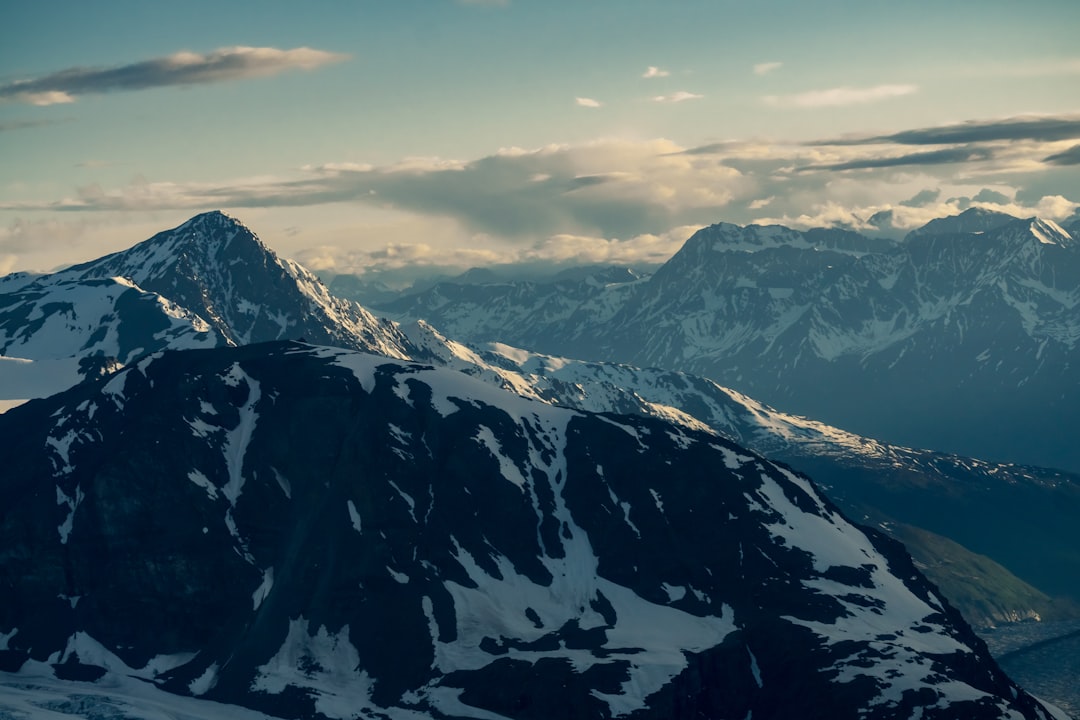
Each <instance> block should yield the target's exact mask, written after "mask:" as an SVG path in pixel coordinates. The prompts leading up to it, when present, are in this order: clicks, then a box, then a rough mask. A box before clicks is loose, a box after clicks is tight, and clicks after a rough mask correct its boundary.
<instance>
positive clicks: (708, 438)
mask: <svg viewBox="0 0 1080 720" xmlns="http://www.w3.org/2000/svg"><path fill="white" fill-rule="evenodd" d="M0 436H3V437H5V438H8V439H11V440H12V442H10V443H5V444H3V445H2V446H0V465H2V466H3V467H4V468H5V472H4V473H3V474H2V476H0V547H2V548H5V551H4V552H3V553H2V554H0V578H12V577H15V578H18V581H17V582H15V583H10V582H5V583H0V643H2V647H0V663H2V667H0V669H2V670H5V671H7V672H12V671H14V670H16V669H17V670H18V671H19V673H20V674H19V675H17V676H5V675H3V673H0V679H4V680H5V682H15V683H18V689H19V690H20V691H25V689H26V688H33V686H34V683H35V682H37V681H38V679H39V678H41V679H43V680H42V681H44V680H48V681H50V682H53V681H54V680H55V678H64V679H68V680H80V681H84V682H87V681H89V682H93V681H98V680H100V681H101V683H103V684H104V688H106V690H105V692H107V688H110V687H112V688H118V687H122V684H121V683H122V681H123V680H125V679H126V678H127V677H128V676H133V677H137V678H142V679H143V680H144V681H145V683H147V684H148V686H156V687H159V688H162V689H164V690H168V691H169V692H172V693H177V694H180V695H188V696H193V697H197V698H204V699H207V700H212V701H215V702H219V703H231V704H235V705H239V706H243V707H247V708H251V709H256V710H261V711H265V712H269V713H272V714H273V715H274V716H278V717H285V718H309V717H310V718H320V719H321V718H335V719H336V718H342V719H344V718H354V717H358V716H360V717H388V718H411V719H413V720H418V719H419V718H424V717H446V718H449V717H483V718H491V719H494V718H515V719H520V720H527V719H529V718H536V719H537V720H539V719H547V718H553V717H559V718H566V719H567V720H573V719H574V718H586V717H590V718H591V717H599V718H611V717H627V716H629V717H634V718H641V719H642V720H645V719H648V718H657V719H659V718H672V717H702V716H704V717H740V718H741V717H749V716H750V715H751V714H752V715H753V716H754V717H759V718H768V717H775V718H782V717H799V718H807V719H809V720H813V719H815V718H821V719H822V720H824V719H825V718H828V719H830V720H832V719H835V718H860V717H867V716H872V717H875V718H898V719H899V718H909V717H912V716H919V717H924V718H941V719H943V720H944V719H946V718H950V719H951V718H956V717H965V718H972V719H973V720H976V719H979V718H1002V719H1004V718H1027V719H1030V720H1050V719H1051V718H1061V717H1063V716H1062V715H1060V714H1058V713H1057V712H1055V711H1053V710H1052V709H1049V708H1047V707H1044V706H1043V705H1042V704H1040V703H1039V702H1038V701H1037V700H1035V699H1034V698H1032V697H1031V696H1030V695H1028V694H1027V693H1026V692H1025V691H1024V690H1022V689H1021V688H1019V687H1018V686H1016V685H1015V684H1014V683H1012V682H1011V681H1010V680H1009V679H1008V678H1007V677H1006V676H1005V675H1004V674H1003V673H1002V672H1001V671H1000V670H999V669H998V668H997V666H996V665H995V664H994V663H993V662H992V661H991V660H990V657H989V654H988V652H987V650H986V647H985V645H984V644H983V643H982V642H981V641H980V640H979V639H978V638H977V637H976V636H975V635H974V634H973V633H972V632H971V630H970V628H968V627H967V626H966V625H965V624H964V622H963V621H962V619H961V618H960V616H959V615H958V614H957V613H956V612H955V610H953V609H952V608H951V607H950V606H949V605H948V604H947V603H946V602H944V601H943V600H942V599H941V598H940V597H939V595H938V594H937V591H936V589H935V588H934V587H933V586H932V585H931V584H930V583H928V582H927V581H926V580H925V579H924V578H923V577H922V576H921V575H920V574H919V572H918V571H917V570H916V568H915V567H914V566H913V565H912V563H911V561H910V559H909V558H908V556H907V555H906V553H904V552H903V550H902V548H901V547H900V546H899V545H898V544H896V543H894V542H892V541H890V540H888V539H886V538H885V537H883V536H882V535H880V534H877V533H874V532H873V531H869V530H863V529H859V528H857V527H855V526H853V525H851V524H850V523H848V522H847V521H846V520H845V519H844V518H843V517H842V516H841V515H840V514H839V513H837V512H836V510H835V508H834V507H833V506H832V505H831V504H830V503H829V502H828V501H827V500H825V499H824V498H822V497H821V496H820V495H819V494H818V492H817V491H816V490H815V488H814V486H813V485H812V484H811V483H810V482H809V481H808V480H807V479H806V478H804V477H802V476H799V475H797V474H796V473H794V472H792V471H791V470H789V469H787V468H785V467H782V466H777V465H775V464H773V463H770V462H769V461H767V460H765V459H763V458H761V457H759V456H756V455H754V454H753V453H750V452H749V451H746V450H744V449H743V448H740V447H739V446H737V445H734V444H732V443H730V442H728V441H726V440H723V439H721V438H718V437H717V436H716V435H714V434H712V433H708V432H701V431H694V430H688V429H685V428H683V427H680V426H679V425H674V424H671V423H668V422H664V421H661V420H657V419H652V418H634V417H627V416H615V415H595V414H592V413H586V412H582V411H573V410H569V409H564V408H556V407H552V406H550V405H547V404H543V403H537V402H531V401H528V400H525V399H522V398H518V397H516V396H514V395H513V394H511V393H506V392H502V391H500V390H497V389H494V388H492V387H490V386H489V385H486V384H483V383H480V382H478V381H476V380H472V379H469V378H467V377H466V376H465V375H463V374H462V373H459V372H454V371H451V370H445V369H444V370H439V369H434V368H432V367H431V366H426V365H418V364H415V363H407V362H404V361H400V360H393V359H390V358H386V357H378V356H372V355H367V354H361V353H357V352H355V351H348V350H343V349H334V348H327V347H313V346H310V345H306V344H303V343H296V342H284V343H282V342H279V343H272V344H268V345H248V346H244V347H238V348H233V347H221V348H214V349H210V350H197V351H176V352H165V353H159V354H155V355H151V356H148V357H146V358H144V359H143V360H141V361H140V362H138V363H137V364H133V365H129V366H128V367H126V368H124V369H122V370H120V371H118V372H116V373H114V374H112V375H111V376H109V377H103V378H99V379H97V380H93V381H90V382H87V383H83V384H81V385H79V386H77V387H75V388H72V389H71V390H69V391H67V392H65V393H63V394H60V395H57V396H54V397H51V398H48V399H44V400H38V401H34V402H32V403H29V404H27V405H25V406H23V407H19V408H16V409H14V410H11V411H9V412H8V413H7V414H4V415H0ZM25 447H41V448H45V449H46V451H45V452H40V453H27V452H24V451H23V450H22V448H25ZM673 528H677V529H678V532H673V531H672V529H673ZM73 687H78V686H73ZM93 687H95V688H97V687H98V686H93ZM96 692H101V691H96ZM81 697H82V699H81V700H79V702H81V703H84V707H86V708H87V710H88V711H90V710H93V711H97V710H99V706H100V705H101V704H102V703H104V704H105V705H108V701H107V700H94V701H90V700H88V699H87V698H92V697H100V696H91V695H88V694H86V693H84V694H83V695H82V696H81ZM105 709H109V708H108V707H106V708H105ZM114 712H115V711H114Z"/></svg>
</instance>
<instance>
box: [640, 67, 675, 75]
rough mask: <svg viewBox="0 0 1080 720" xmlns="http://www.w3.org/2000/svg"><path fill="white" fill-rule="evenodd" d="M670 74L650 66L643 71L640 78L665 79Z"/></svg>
mask: <svg viewBox="0 0 1080 720" xmlns="http://www.w3.org/2000/svg"><path fill="white" fill-rule="evenodd" d="M670 74H671V73H669V72H668V71H667V70H661V69H660V68H658V67H656V66H655V65H650V66H649V67H648V69H647V70H645V72H644V73H642V74H641V77H643V78H662V77H667V76H668V75H670Z"/></svg>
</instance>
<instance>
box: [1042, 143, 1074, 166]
mask: <svg viewBox="0 0 1080 720" xmlns="http://www.w3.org/2000/svg"><path fill="white" fill-rule="evenodd" d="M1043 162H1045V163H1050V164H1051V165H1080V145H1073V146H1072V147H1071V148H1069V149H1068V150H1064V151H1062V152H1059V153H1054V154H1053V155H1050V156H1047V157H1045V158H1043Z"/></svg>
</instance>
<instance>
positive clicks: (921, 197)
mask: <svg viewBox="0 0 1080 720" xmlns="http://www.w3.org/2000/svg"><path fill="white" fill-rule="evenodd" d="M939 197H941V190H940V189H936V188H935V189H933V190H931V189H930V188H927V189H926V190H920V191H919V192H917V193H915V195H913V196H912V197H910V198H908V199H907V200H902V201H901V202H900V204H901V205H903V206H904V207H916V208H917V207H922V206H924V205H929V204H930V203H933V202H937V199H938V198H939ZM1002 197H1005V196H1004V195H1002Z"/></svg>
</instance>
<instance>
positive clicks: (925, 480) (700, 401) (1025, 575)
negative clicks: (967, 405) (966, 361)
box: [402, 323, 1080, 625]
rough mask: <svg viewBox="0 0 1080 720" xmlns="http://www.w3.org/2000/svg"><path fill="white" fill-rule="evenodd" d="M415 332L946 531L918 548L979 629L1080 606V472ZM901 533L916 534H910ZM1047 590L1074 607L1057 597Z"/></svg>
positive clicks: (481, 363) (886, 521)
mask: <svg viewBox="0 0 1080 720" xmlns="http://www.w3.org/2000/svg"><path fill="white" fill-rule="evenodd" d="M402 331H403V332H404V333H405V334H406V335H407V336H408V338H409V340H410V342H411V343H412V345H413V346H414V347H415V348H416V352H417V355H416V357H417V358H419V359H423V360H424V361H425V362H431V363H434V364H437V365H441V366H443V367H449V368H453V369H456V370H459V371H461V372H464V373H467V374H469V375H472V376H474V377H476V378H478V379H481V380H484V381H485V382H488V383H490V384H493V385H496V386H498V387H503V388H506V389H509V390H512V391H513V392H516V393H518V394H520V395H523V396H525V397H532V398H536V399H540V400H543V401H545V402H550V403H554V404H557V405H562V406H565V407H572V408H578V409H583V410H589V411H593V412H618V413H632V414H638V415H645V416H651V417H658V418H662V419H665V420H668V421H670V422H675V423H678V424H680V425H682V426H684V427H686V428H688V429H698V430H709V431H712V432H715V433H718V434H719V435H721V436H723V437H726V438H728V439H732V440H734V441H735V442H738V443H739V444H741V445H743V446H745V447H748V448H751V449H753V450H754V451H755V452H758V453H761V454H762V455H765V456H767V457H770V458H773V459H777V460H781V461H783V462H786V463H788V464H790V465H791V466H793V467H795V468H797V469H799V470H801V471H804V472H807V473H808V474H810V475H811V477H815V478H819V479H820V481H821V483H822V484H823V485H824V487H825V489H826V490H827V492H828V494H829V496H830V498H831V499H833V500H834V501H835V502H837V503H838V504H839V505H840V506H841V507H842V508H843V509H844V511H845V512H847V513H848V514H849V515H850V516H851V517H855V518H859V519H860V520H862V521H864V522H867V523H871V524H874V525H875V526H881V527H883V528H884V529H885V530H886V531H887V532H890V533H894V534H895V535H896V536H897V537H898V538H899V539H901V540H904V541H905V542H906V541H908V540H912V539H917V538H924V537H926V536H927V535H928V534H929V535H937V536H944V537H943V538H942V539H941V540H940V541H935V542H932V543H926V542H918V543H914V544H912V545H911V546H909V551H910V552H911V553H912V554H913V555H914V556H915V557H916V558H917V559H918V560H920V561H921V562H923V564H924V565H925V566H926V568H927V569H926V572H927V573H928V575H929V576H930V577H931V578H932V579H933V580H934V581H935V582H936V583H938V584H940V585H942V586H943V587H948V588H949V589H950V590H953V591H954V592H955V594H954V595H952V596H950V597H951V598H952V599H953V602H954V603H955V604H957V605H958V606H959V607H960V608H961V610H962V611H963V612H964V614H965V617H966V618H967V619H968V620H969V622H972V623H976V624H978V625H994V624H997V623H1007V622H1012V621H1015V620H1016V619H1018V618H1028V617H1035V616H1041V617H1043V618H1044V619H1049V618H1052V617H1054V616H1055V615H1057V616H1060V615H1062V614H1065V615H1071V614H1074V613H1076V612H1077V611H1078V607H1080V605H1078V603H1080V554H1078V553H1077V551H1076V549H1077V548H1080V528H1077V526H1076V523H1075V518H1076V517H1077V516H1078V515H1080V477H1078V476H1076V475H1074V474H1071V473H1064V472H1061V471H1057V470H1050V469H1046V468H1037V467H1028V466H1018V465H1008V464H1000V463H991V462H986V461H982V460H977V459H973V458H964V457H957V456H951V455H945V454H942V453H934V452H930V451H926V450H917V449H912V448H905V447H901V446H895V445H889V444H888V443H882V442H879V441H876V440H873V439H870V438H866V437H861V436H859V435H855V434H853V433H849V432H845V431H843V430H840V429H838V428H835V427H830V426H828V425H825V424H823V423H820V422H816V421H813V420H808V419H806V418H802V417H797V416H793V415H790V414H786V413H782V412H779V411H777V410H775V409H773V408H771V407H769V406H767V405H764V404H762V403H760V402H757V401H755V400H754V399H752V398H749V397H746V396H745V395H742V394H741V393H737V392H735V391H733V390H731V389H729V388H724V387H722V386H720V385H718V384H717V383H715V382H713V381H711V380H708V379H705V378H700V377H696V376H693V375H687V374H684V373H676V372H671V371H666V370H659V369H655V368H651V369H650V368H635V367H632V366H629V365H615V364H611V363H588V362H583V361H580V360H571V359H567V358H559V357H552V356H546V355H541V354H537V353H531V352H527V351H525V350H520V349H517V348H512V347H509V346H506V345H502V344H493V345H488V346H480V347H476V348H470V347H467V346H465V345H462V344H460V343H457V342H454V341H451V340H449V339H447V338H445V337H443V336H442V335H441V334H439V333H438V331H436V330H434V329H433V328H431V327H430V326H428V325H426V324H425V323H418V324H416V325H412V326H403V327H402ZM909 526H914V527H909ZM899 527H908V530H907V531H906V532H903V533H901V532H896V529H897V528H899ZM919 533H922V535H920V534H919ZM945 538H948V541H946V540H945ZM945 542H952V543H954V545H953V546H950V548H949V552H950V553H952V554H953V555H955V556H957V558H958V561H962V562H964V563H965V564H967V565H969V566H973V565H980V564H982V565H983V566H984V567H990V566H989V565H986V564H985V563H984V562H983V561H982V560H980V559H979V558H978V557H976V555H986V556H989V558H992V561H990V562H993V561H996V563H1000V564H1001V565H1004V566H1005V567H1006V568H1008V570H1009V571H1010V572H1011V573H1012V574H1015V575H1018V576H1019V578H1022V579H1018V578H1017V577H1012V576H1011V575H1010V574H1009V573H1006V572H1003V569H1002V568H1001V567H1000V566H998V567H995V568H994V569H993V571H992V572H978V573H970V574H966V575H962V574H958V573H956V572H954V571H953V567H950V566H943V565H941V564H940V563H939V562H938V560H939V556H940V553H941V547H942V544H943V543H945ZM955 543H959V544H960V545H962V546H963V547H962V548H961V547H959V546H956V545H955ZM972 552H974V553H975V555H971V553H972ZM965 553H966V555H965V556H964V558H963V559H962V560H961V558H960V556H961V555H964V554H965ZM1031 585H1034V586H1035V587H1031ZM1035 588H1039V589H1038V590H1036V589H1035ZM1045 593H1050V594H1052V595H1053V596H1055V597H1057V598H1063V597H1067V598H1071V599H1072V600H1071V601H1070V602H1060V601H1053V600H1050V598H1048V597H1047V596H1046V594H1045Z"/></svg>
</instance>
